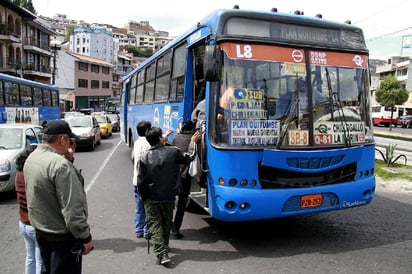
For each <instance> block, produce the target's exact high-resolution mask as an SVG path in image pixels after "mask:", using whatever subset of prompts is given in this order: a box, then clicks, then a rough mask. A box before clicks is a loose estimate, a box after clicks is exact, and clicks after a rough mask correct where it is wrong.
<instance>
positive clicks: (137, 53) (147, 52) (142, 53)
mask: <svg viewBox="0 0 412 274" xmlns="http://www.w3.org/2000/svg"><path fill="white" fill-rule="evenodd" d="M123 49H124V50H125V51H127V52H128V53H132V54H133V56H134V57H150V56H152V54H153V50H152V49H149V48H138V47H135V46H131V45H125V46H123Z"/></svg>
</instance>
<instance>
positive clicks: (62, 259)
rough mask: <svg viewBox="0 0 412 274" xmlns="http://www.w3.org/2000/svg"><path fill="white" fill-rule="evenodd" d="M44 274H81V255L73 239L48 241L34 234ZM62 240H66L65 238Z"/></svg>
mask: <svg viewBox="0 0 412 274" xmlns="http://www.w3.org/2000/svg"><path fill="white" fill-rule="evenodd" d="M36 237H37V242H38V243H39V247H40V252H41V256H42V258H43V272H42V273H44V274H81V273H82V255H81V250H79V247H81V245H79V242H78V241H77V240H75V239H71V240H68V239H62V240H56V239H54V240H48V239H46V238H44V237H42V236H40V235H39V233H36ZM64 238H67V236H65V237H64Z"/></svg>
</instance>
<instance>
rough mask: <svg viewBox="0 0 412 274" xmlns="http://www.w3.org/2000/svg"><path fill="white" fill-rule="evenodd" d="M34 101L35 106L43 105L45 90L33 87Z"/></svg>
mask: <svg viewBox="0 0 412 274" xmlns="http://www.w3.org/2000/svg"><path fill="white" fill-rule="evenodd" d="M33 103H34V106H41V105H43V92H42V90H41V88H38V87H34V88H33Z"/></svg>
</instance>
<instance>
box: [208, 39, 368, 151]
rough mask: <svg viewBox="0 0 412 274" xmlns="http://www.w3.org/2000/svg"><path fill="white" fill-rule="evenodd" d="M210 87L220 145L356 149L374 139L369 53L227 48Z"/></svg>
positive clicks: (227, 45) (229, 45)
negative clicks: (216, 80) (217, 80)
mask: <svg viewBox="0 0 412 274" xmlns="http://www.w3.org/2000/svg"><path fill="white" fill-rule="evenodd" d="M221 48H222V49H223V66H222V77H221V80H220V83H219V84H218V85H216V86H215V87H214V88H212V89H211V92H212V93H211V98H213V100H214V101H215V104H216V107H215V108H213V111H215V113H211V116H210V117H215V119H210V120H211V121H212V124H211V128H212V129H213V130H212V131H213V134H212V136H213V137H212V138H213V142H214V143H215V144H217V145H219V146H227V147H242V148H248V147H250V148H256V147H259V148H264V147H267V146H273V147H278V148H280V147H281V148H296V147H302V146H304V147H307V146H314V147H316V146H323V147H325V146H331V147H333V146H342V145H345V146H350V145H355V144H363V143H365V142H370V141H371V140H372V137H371V136H372V135H371V117H370V115H369V111H368V110H369V107H370V102H369V99H368V98H369V96H367V95H368V94H367V92H368V90H369V81H368V79H369V76H368V70H367V63H368V61H367V56H365V55H357V54H352V53H340V52H333V51H325V50H319V51H317V50H304V49H299V48H284V47H279V46H264V45H250V44H248V45H242V44H236V43H223V44H221Z"/></svg>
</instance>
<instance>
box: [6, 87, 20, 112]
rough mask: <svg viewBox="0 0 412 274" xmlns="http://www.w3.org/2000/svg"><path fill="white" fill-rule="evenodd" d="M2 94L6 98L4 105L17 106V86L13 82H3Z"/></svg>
mask: <svg viewBox="0 0 412 274" xmlns="http://www.w3.org/2000/svg"><path fill="white" fill-rule="evenodd" d="M4 93H5V94H4V95H5V99H6V104H5V105H6V106H19V105H20V99H19V86H18V84H15V83H10V82H6V83H4Z"/></svg>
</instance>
